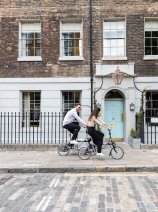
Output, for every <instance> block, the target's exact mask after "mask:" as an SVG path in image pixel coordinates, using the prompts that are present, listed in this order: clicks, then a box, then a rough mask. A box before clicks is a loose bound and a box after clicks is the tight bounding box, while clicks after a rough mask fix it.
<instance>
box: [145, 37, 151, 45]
mask: <svg viewBox="0 0 158 212" xmlns="http://www.w3.org/2000/svg"><path fill="white" fill-rule="evenodd" d="M145 46H151V38H146V39H145Z"/></svg>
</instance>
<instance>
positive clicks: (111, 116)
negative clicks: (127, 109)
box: [104, 89, 124, 141]
mask: <svg viewBox="0 0 158 212" xmlns="http://www.w3.org/2000/svg"><path fill="white" fill-rule="evenodd" d="M104 105H105V108H104V114H105V117H104V119H105V122H106V123H108V124H112V127H113V129H112V138H113V139H114V140H115V141H123V140H124V94H123V93H122V92H121V91H119V90H117V89H113V90H110V91H109V92H108V93H107V94H106V95H105V104H104ZM105 137H106V138H108V133H107V131H106V132H105Z"/></svg>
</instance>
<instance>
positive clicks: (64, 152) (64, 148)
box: [57, 144, 70, 156]
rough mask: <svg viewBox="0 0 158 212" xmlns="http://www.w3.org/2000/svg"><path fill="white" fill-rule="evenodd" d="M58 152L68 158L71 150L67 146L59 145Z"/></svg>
mask: <svg viewBox="0 0 158 212" xmlns="http://www.w3.org/2000/svg"><path fill="white" fill-rule="evenodd" d="M57 151H58V154H59V155H61V156H66V155H68V154H69V151H70V149H69V148H68V146H67V144H59V146H58V147H57Z"/></svg>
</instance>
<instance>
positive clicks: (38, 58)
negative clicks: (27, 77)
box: [17, 21, 42, 61]
mask: <svg viewBox="0 0 158 212" xmlns="http://www.w3.org/2000/svg"><path fill="white" fill-rule="evenodd" d="M23 24H28V25H31V24H32V25H33V24H34V25H38V26H37V27H35V28H36V29H35V31H34V32H40V33H41V23H40V22H37V21H36V22H33V21H30V22H20V23H19V57H18V58H17V61H42V57H41V56H22V46H21V35H22V25H23ZM39 28H40V29H39ZM28 32H29V29H28Z"/></svg>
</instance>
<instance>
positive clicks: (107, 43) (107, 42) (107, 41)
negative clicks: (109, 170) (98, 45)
mask: <svg viewBox="0 0 158 212" xmlns="http://www.w3.org/2000/svg"><path fill="white" fill-rule="evenodd" d="M104 46H105V47H110V40H107V39H104Z"/></svg>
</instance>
